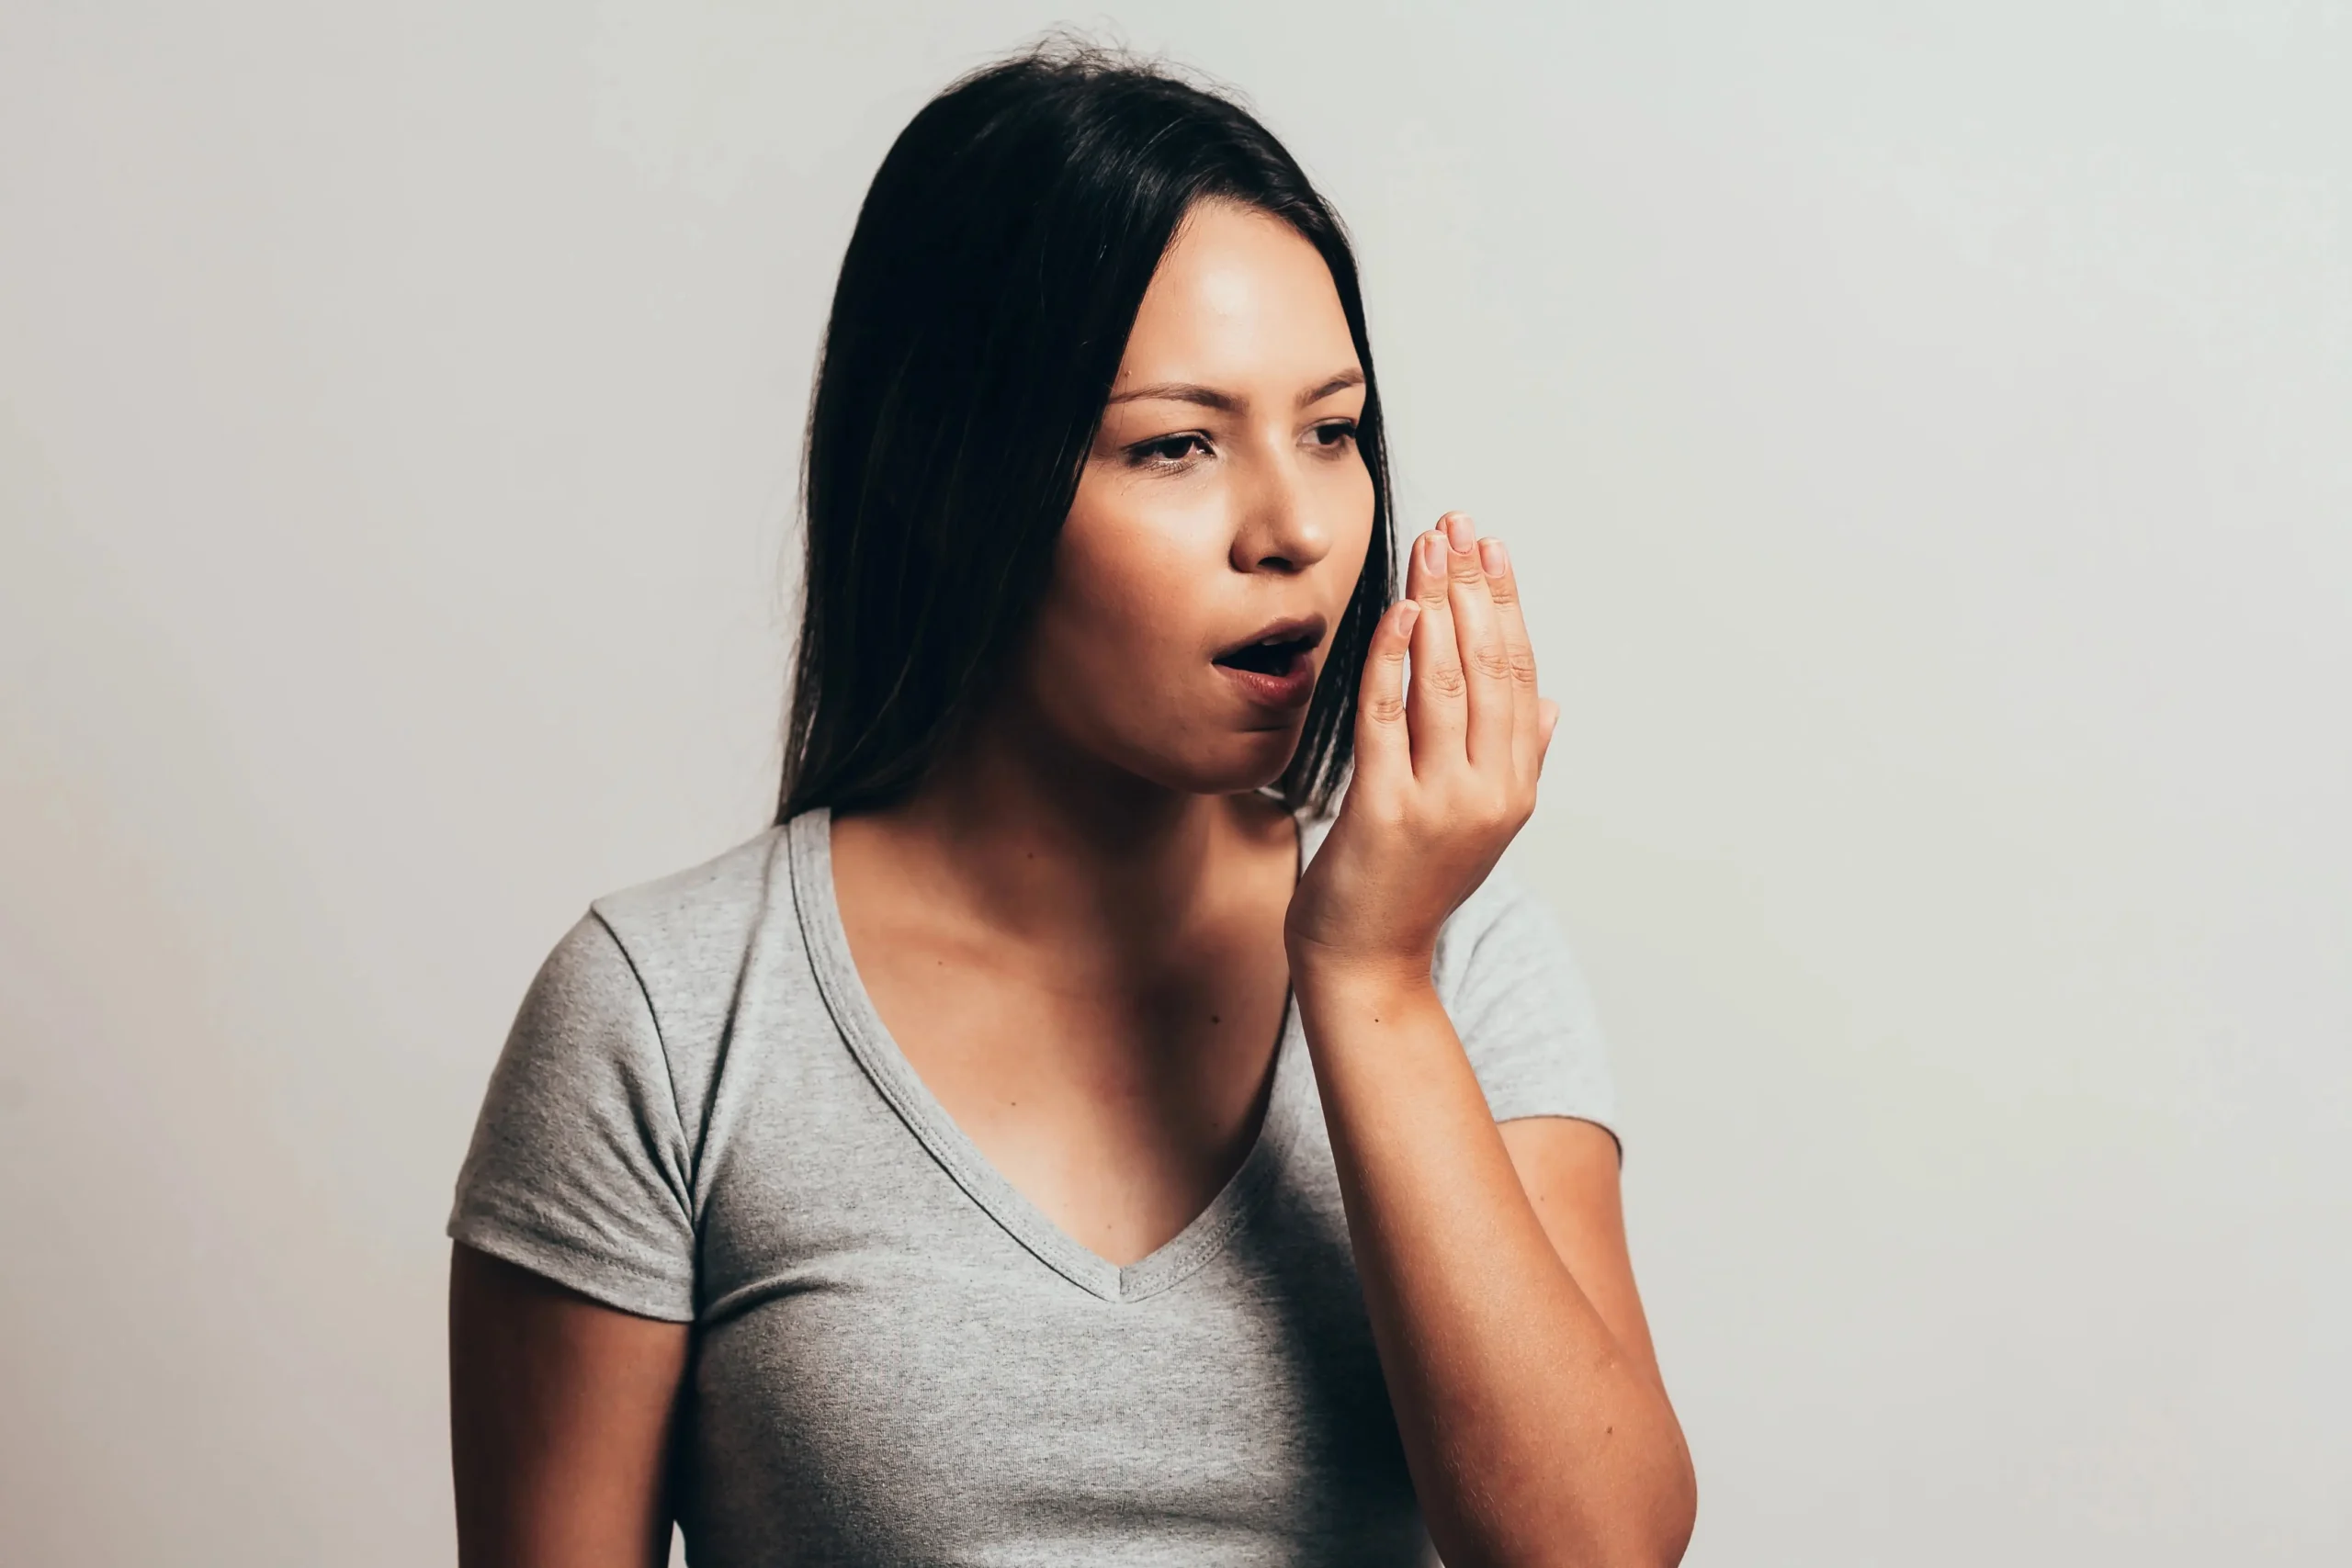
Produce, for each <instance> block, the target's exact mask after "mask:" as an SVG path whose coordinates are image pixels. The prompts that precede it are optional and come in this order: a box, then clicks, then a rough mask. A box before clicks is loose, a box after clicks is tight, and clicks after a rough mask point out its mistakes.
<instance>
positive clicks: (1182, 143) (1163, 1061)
mask: <svg viewBox="0 0 2352 1568" xmlns="http://www.w3.org/2000/svg"><path fill="white" fill-rule="evenodd" d="M807 505H808V513H809V535H808V562H807V569H808V570H807V577H806V595H807V608H806V619H805V621H804V624H803V627H802V635H801V641H800V648H799V669H798V680H797V690H796V694H795V698H794V706H793V713H792V720H791V725H790V730H789V744H788V748H787V753H788V758H789V761H788V763H787V766H786V780H785V788H784V796H783V802H782V807H781V809H780V811H779V813H778V820H777V825H776V826H775V828H774V829H770V830H769V831H768V832H766V833H764V834H763V835H761V836H760V837H759V838H757V839H755V840H752V842H750V843H748V844H745V845H743V846H742V847H741V848H739V849H737V850H734V851H732V852H729V853H727V854H725V855H722V856H720V857H719V858H718V859H717V860H715V861H712V862H711V863H708V864H707V865H704V866H701V867H698V868H696V869H695V870H693V871H689V872H685V873H684V874H680V875H677V876H673V877H671V878H669V879H667V880H665V881H662V882H657V883H654V884H652V885H650V886H644V887H639V888H637V889H635V890H632V891H629V892H626V893H621V894H618V895H616V896H614V897H607V898H603V899H599V900H597V901H596V902H595V904H594V906H593V908H591V910H590V912H589V913H588V915H587V916H586V917H585V918H584V919H582V920H581V922H580V924H579V925H578V926H577V927H575V928H574V929H573V930H572V931H571V934H570V935H568V936H567V937H565V938H564V940H563V941H562V942H561V943H560V945H558V947H557V948H556V950H555V952H554V954H553V955H552V956H551V957H550V958H549V959H548V963H547V964H546V966H545V968H544V969H543V970H542V971H541V973H540V975H539V976H538V979H537V983H536V984H535V985H534V986H533V987H532V989H531V991H530V994H529V996H528V998H527V999H526V1001H525V1003H524V1006H523V1010H522V1013H521V1016H520V1017H519V1018H518V1020H517V1021H516V1023H515V1031H514V1033H513V1035H512V1037H511V1038H510V1039H509V1041H508V1043H507V1046H506V1050H505V1053H504V1055H503V1056H502V1058H501V1060H500V1062H499V1065H498V1068H497V1071H496V1074H495V1076H494V1077H493V1079H492V1084H491V1087H490V1092H489V1097H488V1100H487V1103H486V1104H485V1106H484V1107H483V1110H482V1114H481V1123H480V1126H479V1129H478V1131H477V1133H476V1135H475V1140H474V1145H473V1149H472V1152H471V1154H470V1156H469V1158H468V1160H467V1162H466V1166H465V1169H464V1172H463V1174H462V1176H461V1178H460V1179H459V1183H458V1201H457V1208H456V1212H455V1214H454V1216H453V1217H452V1219H451V1222H450V1227H449V1228H450V1235H452V1236H453V1237H454V1238H455V1239H456V1241H457V1243H458V1246H457V1247H456V1250H455V1259H454V1265H453V1269H452V1280H451V1292H450V1339H451V1357H450V1360H451V1401H452V1406H453V1420H454V1437H455V1450H456V1468H457V1492H458V1534H459V1538H460V1540H461V1543H462V1555H463V1560H464V1562H467V1563H469V1564H499V1565H502V1568H554V1565H559V1564H560V1565H565V1568H589V1565H599V1568H601V1565H607V1564H609V1565H614V1568H618V1565H621V1564H628V1565H629V1568H643V1565H645V1564H648V1563H653V1562H660V1561H661V1560H662V1551H664V1549H665V1545H664V1543H665V1542H666V1540H667V1538H668V1534H669V1529H670V1523H671V1520H672V1519H673V1517H674V1518H675V1519H677V1520H678V1521H680V1523H681V1524H682V1525H683V1527H684V1533H685V1539H686V1542H687V1547H688V1551H689V1555H690V1557H691V1558H692V1560H693V1561H694V1562H696V1563H697V1564H707V1565H711V1568H738V1565H748V1564H752V1563H760V1564H780V1563H817V1562H825V1563H872V1564H914V1563H926V1564H928V1563H951V1562H953V1563H981V1562H987V1563H1046V1562H1053V1563H1103V1562H1186V1563H1191V1562H1216V1563H1253V1564H1256V1563H1266V1564H1273V1563H1283V1564H1294V1563H1330V1564H1348V1565H1350V1568H1363V1565H1366V1564H1381V1563H1406V1562H1426V1561H1427V1560H1428V1554H1429V1552H1430V1549H1431V1547H1432V1545H1434V1548H1435V1550H1436V1551H1438V1552H1439V1553H1441V1554H1442V1557H1443V1559H1444V1561H1445V1562H1448V1563H1451V1564H1453V1565H1455V1568H1465V1565H1468V1564H1473V1563H1571V1562H1573V1563H1579V1564H1621V1563H1623V1564H1632V1563H1640V1564H1657V1563H1670V1562H1675V1561H1677V1560H1678V1559H1679V1556H1680V1555H1681V1551H1682V1547H1683V1544H1684V1542H1685V1541H1686V1540H1687V1539H1688V1537H1689V1533H1690V1530H1691V1517H1692V1511H1693V1508H1694V1506H1695V1505H1694V1495H1695V1494H1694V1487H1693V1482H1692V1477H1691V1464H1690V1460H1689V1457H1688V1455H1687V1452H1686V1450H1685V1449H1684V1446H1683V1442H1682V1438H1681V1435H1680V1432H1679V1427H1677V1424H1676V1421H1675V1417H1674V1414H1673V1411H1672V1408H1671V1407H1670V1405H1669V1404H1668V1399H1667V1394H1666V1391H1665V1388H1664V1386H1663V1384H1662V1382H1660V1379H1659V1376H1658V1371H1657V1361H1656V1359H1655V1357H1654V1355H1653V1353H1652V1350H1651V1346H1650V1339H1649V1336H1648V1333H1647V1331H1646V1329H1645V1326H1644V1323H1643V1317H1642V1309H1641V1304H1640V1301H1639V1299H1638V1297H1637V1295H1636V1293H1635V1291H1634V1280H1633V1274H1632V1270H1631V1268H1630V1266H1629V1264H1628V1262H1627V1260H1626V1249H1625V1243H1624V1237H1623V1225H1622V1221H1621V1218H1620V1210H1619V1204H1618V1189H1617V1175H1618V1165H1619V1156H1618V1148H1617V1144H1616V1142H1615V1138H1614V1135H1613V1134H1611V1132H1610V1131H1608V1130H1607V1126H1606V1124H1607V1123H1608V1122H1610V1121H1611V1119H1612V1118H1613V1114H1614V1112H1613V1109H1612V1104H1611V1093H1610V1087H1609V1077H1608V1072H1607V1067H1606V1064H1605V1062H1604V1060H1603V1057H1602V1055H1601V1051H1600V1043H1599V1041H1598V1039H1597V1037H1596V1035H1595V1033H1594V1032H1593V1028H1592V1024H1591V1021H1590V1018H1589V1010H1588V1007H1587V1004H1586V1002H1585V999H1584V996H1583V992H1582V990H1581V988H1580V987H1579V984H1578V982H1577V979H1576V978H1575V976H1574V972H1573V970H1572V968H1571V966H1570V964H1569V960H1568V957H1567V955H1566V953H1565V952H1564V951H1563V949H1562V947H1561V945H1560V942H1559V939H1558V937H1557V935H1556V933H1555V930H1554V928H1553V927H1552V926H1551V924H1550V923H1549V922H1548V921H1547V919H1545V917H1544V915H1543V913H1542V912H1541V910H1540V908H1539V907H1538V906H1537V905H1536V904H1535V903H1534V902H1533V901H1532V899H1531V898H1530V897H1529V896H1528V895H1527V894H1526V893H1524V892H1523V891H1521V890H1520V889H1519V888H1518V887H1516V886H1513V885H1511V884H1510V882H1508V881H1507V880H1506V879H1504V878H1503V877H1502V876H1500V875H1499V874H1496V873H1495V872H1494V869H1493V868H1494V866H1495V863H1496V859H1497V857H1498V855H1500V853H1501V852H1502V851H1503V849H1504V847H1505V845H1506V844H1508V843H1509V842H1510V838H1511V836H1512V834H1513V833H1514V832H1515V831H1516V830H1517V829H1518V828H1519V827H1520V825H1521V823H1522V822H1524V821H1525V820H1526V819H1527V817H1528V814H1529V812H1530V810H1531V809H1532V807H1533V805H1534V801H1535V787H1536V777H1537V774H1538V772H1539V771H1540V769H1541V767H1542V764H1543V759H1544V749H1545V745H1546V743H1547V742H1548V740H1549V739H1550V736H1551V730H1552V725H1553V721H1554V717H1555V708H1554V707H1553V705H1551V704H1550V703H1549V702H1548V701H1545V700H1544V699H1542V698H1540V697H1539V696H1538V695H1537V692H1536V683H1535V666H1534V661H1533V659H1532V656H1531V654H1530V653H1529V650H1528V639H1527V633H1526V629H1525V626H1523V624H1522V622H1521V611H1520V596H1519V589H1518V585H1517V582H1516V581H1515V580H1514V578H1513V576H1512V573H1511V567H1510V558H1509V557H1508V556H1507V555H1506V553H1505V552H1504V550H1503V547H1501V545H1500V544H1498V542H1496V541H1495V540H1493V539H1482V538H1480V537H1478V536H1476V533H1475V531H1474V530H1473V528H1472V526H1471V524H1470V522H1469V520H1468V519H1467V518H1464V517H1462V516H1460V515H1458V514H1456V515H1450V516H1448V517H1446V518H1444V519H1442V522H1441V524H1440V525H1439V526H1437V527H1435V528H1432V529H1430V531H1428V532H1426V533H1423V534H1421V535H1419V536H1418V537H1416V538H1414V539H1413V540H1412V541H1411V542H1410V545H1409V548H1408V559H1407V564H1406V568H1405V574H1404V575H1405V592H1404V596H1403V598H1402V599H1401V601H1399V602H1397V603H1395V604H1391V603H1390V599H1391V594H1392V589H1391V584H1392V581H1393V575H1392V566H1391V556H1390V546H1389V534H1388V528H1389V502H1388V493H1387V485H1386V467H1385V457H1384V456H1383V449H1382V444H1381V427H1380V405H1379V400H1378V397H1377V395H1376V390H1375V382H1374V376H1373V365H1372V355H1371V352H1370V349H1369V347H1368V345H1367V342H1366V338H1365V333H1364V316H1363V304H1362V300H1361V298H1360V295H1359V292H1358V288H1357V281H1356V272H1355V265H1354V262H1353V259H1352V257H1351V254H1350V252H1349V249H1348V246H1347V243H1346V241H1345V240H1344V239H1343V238H1342V236H1341V232H1340V228H1339V225H1338V223H1337V221H1336V220H1334V218H1333V217H1332V215H1331V213H1330V211H1329V209H1328V208H1327V207H1326V206H1325V205H1324V203H1323V202H1322V200H1321V199H1320V198H1319V197H1317V195H1316V193H1315V191H1314V190H1313V188H1312V187H1311V186H1309V185H1308V183H1307V180H1306V176H1305V175H1303V174H1302V173H1301V171H1300V170H1299V168H1298V166H1297V164H1295V163H1294V162H1293V161H1292V159H1291V158H1290V156H1289V155H1288V154H1287V153H1286V152H1284V151H1283V148H1282V147H1281V146H1280V145H1279V144H1278V143H1277V142H1276V141H1274V140H1273V138H1272V136H1271V135H1269V134H1268V133H1267V132H1266V130H1264V129H1263V128H1262V127H1261V126H1260V125H1259V124H1258V123H1257V122H1256V121H1255V120H1254V119H1252V118H1250V116H1249V115H1247V114H1246V113H1244V112H1243V111H1242V110H1241V109H1239V108H1238V107H1235V106H1233V105H1232V104H1229V103H1227V102H1226V101H1224V100H1222V99H1220V98H1218V97H1216V96H1210V95H1208V94H1205V93H1203V92H1201V91H1199V90H1196V89H1194V88H1193V87H1191V86H1189V85H1182V84H1181V83H1179V82H1177V81H1174V80H1171V79H1170V78H1168V77H1167V76H1165V75H1162V74H1159V73H1155V72H1152V71H1150V70H1147V69H1143V68H1139V67H1136V66H1133V65H1130V64H1125V63H1123V62H1117V61H1114V60H1106V59H1103V58H1101V57H1097V56H1092V55H1088V54H1085V53H1079V52H1069V51H1064V52H1060V53H1052V54H1038V55H1030V56H1024V57H1023V58H1021V59H1018V60H1015V61H1012V62H1009V63H1006V64H1003V65H1000V66H997V67H994V68H992V69H989V70H988V71H985V72H982V73H979V74H978V75H975V76H973V77H970V78H968V79H967V80H965V81H964V82H962V83H960V84H958V85H956V86H955V87H953V88H952V89H950V90H949V91H948V92H947V93H945V94H944V95H943V96H941V97H939V98H938V99H936V100H935V101H933V103H932V104H931V105H930V106H929V107H926V108H925V109H924V110H923V111H922V113H921V114H920V115H918V116H917V117H916V118H915V119H914V121H913V123H912V124H910V126H909V127H908V128H907V130H906V132H905V133H904V134H903V135H902V136H900V138H899V141H898V143H897V145H896V146H895V147H893V148H892V150H891V152H890V154H889V156H888V158H887V159H886V160H885V161H884V163H883V165H882V168H881V171H880V173H879V174H878V175H876V177H875V181H874V186H873V188H872V190H871V192H870V193H869V195H868V196H867V198H866V201H865V208H864V209H863V211H862V212H861V213H860V215H859V219H858V222H857V228H856V231H855V233H854V235H853V237H852V239H851V241H850V246H849V252H848V255H847V257H846V259H845V260H844V262H843V264H842V276H841V281H840V286H839V289H838V292H837V293H836V295H835V298H834V303H833V312H832V318H831V325H830V327H829V330H828V333H827V337H826V343H825V350H824V356H823V365H822V367H821V370H820V375H819V378H818V383H817V390H816V399H815V404H814V408H813V412H812V413H811V416H810V420H809V447H808V468H807ZM1408 655H1409V657H1410V664H1409V675H1408ZM1343 782H1344V783H1345V784H1346V787H1345V790H1344V794H1342V793H1341V791H1340V785H1341V784H1342V783H1343ZM1335 802H1336V811H1335V810H1334V806H1335Z"/></svg>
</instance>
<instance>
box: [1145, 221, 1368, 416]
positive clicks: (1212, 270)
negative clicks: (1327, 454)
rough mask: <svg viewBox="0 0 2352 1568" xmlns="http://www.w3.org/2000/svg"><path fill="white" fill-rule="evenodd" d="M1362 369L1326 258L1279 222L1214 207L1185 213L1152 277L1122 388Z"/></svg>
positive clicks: (1316, 376)
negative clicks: (1158, 382)
mask: <svg viewBox="0 0 2352 1568" xmlns="http://www.w3.org/2000/svg"><path fill="white" fill-rule="evenodd" d="M1355 364H1356V352H1355V343H1354V341H1353V339H1351V337H1350V336H1349V334H1348V318H1347V314H1346V312H1345V311H1344V310H1341V309H1340V291H1339V289H1338V288H1336V287H1335V286H1334V285H1333V284H1332V282H1331V272H1330V268H1329V267H1328V266H1326V265H1324V261H1323V257H1322V254H1321V253H1319V252H1318V251H1317V250H1316V248H1315V247H1314V246H1313V245H1312V244H1310V243H1308V242H1307V240H1306V237H1305V236H1303V235H1302V234H1300V233H1299V232H1298V231H1297V230H1295V229H1294V228H1292V227H1291V226H1290V225H1289V224H1287V223H1285V222H1283V220H1281V219H1279V218H1275V217H1272V216H1271V215H1269V214H1267V213H1264V212H1261V211H1259V210H1257V209H1254V208H1248V207H1241V206H1238V205H1236V204H1234V203H1231V202H1223V201H1211V202H1203V203H1202V204H1200V205H1199V206H1197V207H1195V208H1194V209H1193V210H1192V211H1191V212H1190V213H1188V214H1187V215H1186V216H1185V219H1184V223H1183V226H1182V228H1181V229H1180V230H1179V231H1177V235H1176V240H1175V243H1173V244H1171V245H1170V246H1169V248H1168V254H1166V255H1165V256H1163V257H1162V258H1161V259H1160V263H1159V270H1158V271H1157V272H1155V273H1154V274H1153V275H1152V279H1151V286H1150V288H1148V289H1147V290H1146V291H1145V293H1144V299H1143V306H1142V308H1141V309H1140V310H1137V311H1136V324H1135V329H1134V331H1133V332H1132V333H1129V334H1128V337H1127V348H1126V353H1125V356H1124V357H1123V358H1122V359H1121V361H1120V365H1119V377H1118V385H1117V386H1114V392H1115V391H1117V390H1118V389H1120V388H1123V387H1125V386H1129V385H1144V384H1148V383H1150V382H1156V381H1170V380H1182V381H1195V382H1199V383H1202V384H1204V385H1219V384H1239V383H1245V382H1249V381H1253V380H1266V379H1273V380H1280V381H1283V382H1288V381H1291V380H1306V381H1320V380H1323V379H1325V378H1329V376H1330V375H1331V374H1332V373H1333V372H1334V371H1338V370H1343V369H1346V368H1349V367H1353V366H1354V365H1355ZM1285 390H1286V391H1287V390H1288V389H1285Z"/></svg>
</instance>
